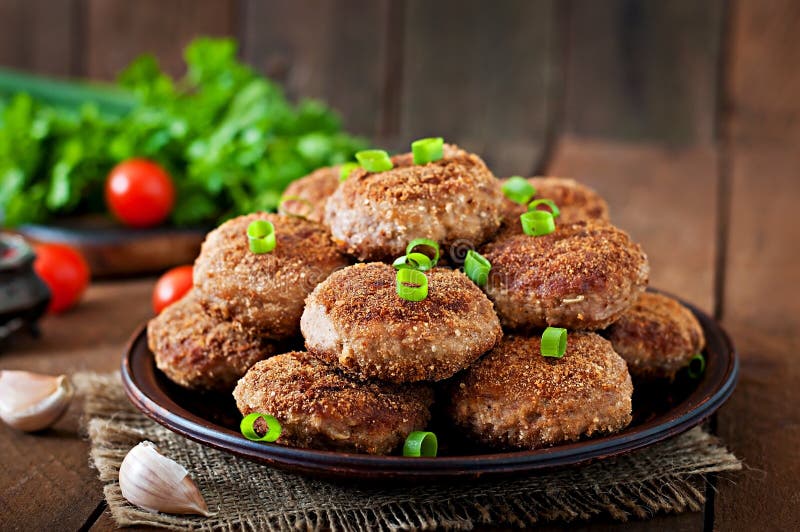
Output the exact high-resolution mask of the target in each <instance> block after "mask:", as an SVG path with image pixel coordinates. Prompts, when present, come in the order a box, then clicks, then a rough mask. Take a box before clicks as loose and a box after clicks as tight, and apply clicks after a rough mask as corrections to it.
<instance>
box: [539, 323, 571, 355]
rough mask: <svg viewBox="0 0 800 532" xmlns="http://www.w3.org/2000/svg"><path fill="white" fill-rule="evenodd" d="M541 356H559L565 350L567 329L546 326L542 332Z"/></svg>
mask: <svg viewBox="0 0 800 532" xmlns="http://www.w3.org/2000/svg"><path fill="white" fill-rule="evenodd" d="M541 351H542V356H544V357H555V358H561V357H563V356H564V353H565V352H566V351H567V330H566V329H561V328H559V327H548V328H547V329H545V330H544V333H542V344H541Z"/></svg>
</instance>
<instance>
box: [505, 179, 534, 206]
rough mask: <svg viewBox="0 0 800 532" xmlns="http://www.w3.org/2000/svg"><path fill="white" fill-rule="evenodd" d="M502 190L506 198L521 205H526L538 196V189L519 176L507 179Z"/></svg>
mask: <svg viewBox="0 0 800 532" xmlns="http://www.w3.org/2000/svg"><path fill="white" fill-rule="evenodd" d="M500 190H502V191H503V194H504V195H505V197H507V198H508V199H510V200H511V201H513V202H514V203H519V204H521V205H525V204H526V203H528V202H529V201H530V200H531V198H532V197H533V196H535V195H536V188H535V187H534V186H533V185H531V184H530V183H529V182H528V180H527V179H525V178H524V177H522V176H518V175H515V176H511V177H509V178H508V179H506V182H505V183H503V186H502V187H500Z"/></svg>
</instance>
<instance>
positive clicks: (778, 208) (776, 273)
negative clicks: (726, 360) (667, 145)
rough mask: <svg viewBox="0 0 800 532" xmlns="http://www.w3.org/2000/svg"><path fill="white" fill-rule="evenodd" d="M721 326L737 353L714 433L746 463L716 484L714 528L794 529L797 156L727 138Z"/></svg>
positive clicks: (798, 371) (799, 230) (799, 369)
mask: <svg viewBox="0 0 800 532" xmlns="http://www.w3.org/2000/svg"><path fill="white" fill-rule="evenodd" d="M732 149H733V152H732V154H731V157H732V161H731V180H732V181H731V222H730V231H729V237H728V238H729V245H728V249H729V254H728V261H727V282H726V291H725V306H724V323H725V325H726V327H727V329H728V330H729V331H730V332H731V334H732V335H733V338H734V341H735V342H736V344H737V347H738V348H739V352H740V355H741V359H742V374H741V379H740V382H739V386H738V388H737V390H736V393H735V394H734V395H733V397H731V400H730V402H729V404H728V405H726V406H725V407H724V408H723V409H722V410H721V411H720V415H719V417H718V432H719V434H720V435H721V436H722V437H723V438H724V439H725V441H726V442H727V443H728V444H729V445H730V446H731V447H732V449H733V450H734V452H736V453H737V454H738V455H739V456H741V457H742V458H743V459H744V461H745V464H746V465H747V466H748V469H747V470H746V471H745V473H744V474H741V475H738V476H737V478H736V479H735V482H726V481H724V480H720V481H719V482H718V483H717V484H718V489H719V492H718V494H717V497H716V503H715V506H716V508H715V510H716V516H715V519H716V525H717V526H718V527H719V529H720V530H734V529H735V530H755V529H763V530H792V529H797V527H798V526H800V495H799V493H800V492H798V478H800V453H798V451H797V442H798V441H800V411H798V409H797V404H798V402H800V391H798V386H797V383H798V382H800V360H799V359H798V357H797V353H798V350H800V331H798V328H797V316H798V315H800V299H798V297H797V288H796V287H797V286H798V285H800V248H799V247H798V244H797V243H798V242H800V225H798V224H797V219H796V211H797V205H798V204H800V185H798V181H797V168H798V166H800V155H798V154H797V153H795V148H794V147H793V146H789V145H783V146H780V145H779V146H762V145H741V146H740V145H738V143H734V146H733V147H732Z"/></svg>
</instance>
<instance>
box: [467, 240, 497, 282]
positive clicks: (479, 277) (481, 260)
mask: <svg viewBox="0 0 800 532" xmlns="http://www.w3.org/2000/svg"><path fill="white" fill-rule="evenodd" d="M491 269H492V264H491V263H490V262H489V261H488V260H486V257H484V256H483V255H481V254H480V253H478V252H477V251H475V250H472V249H470V250H469V251H467V257H466V258H465V259H464V273H466V274H467V277H469V278H470V279H472V281H473V282H474V283H475V284H476V285H478V286H483V285H485V284H486V281H488V280H489V270H491Z"/></svg>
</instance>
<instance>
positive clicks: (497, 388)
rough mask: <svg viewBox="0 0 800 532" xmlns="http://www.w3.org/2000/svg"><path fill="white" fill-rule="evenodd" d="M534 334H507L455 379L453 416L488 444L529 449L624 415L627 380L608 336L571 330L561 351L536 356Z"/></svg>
mask: <svg viewBox="0 0 800 532" xmlns="http://www.w3.org/2000/svg"><path fill="white" fill-rule="evenodd" d="M540 342H541V340H540V338H539V337H538V336H531V337H525V336H506V337H505V338H503V340H502V341H501V342H500V344H498V345H497V347H495V348H494V349H493V350H492V351H490V352H489V353H488V354H487V355H486V356H485V357H483V358H482V359H481V360H480V361H479V362H478V363H477V364H475V365H473V366H472V367H471V368H469V369H468V370H467V371H466V372H465V373H464V374H462V375H460V376H459V377H458V378H457V379H455V380H454V382H453V384H452V396H451V397H452V398H451V402H450V405H449V408H448V410H449V413H450V415H451V418H452V419H453V421H454V422H455V424H456V425H457V426H458V427H460V428H462V429H463V430H465V431H466V432H467V433H468V434H469V435H471V436H472V437H473V438H474V439H476V440H477V441H480V442H482V443H485V444H488V445H492V446H496V447H502V448H517V449H536V448H539V447H545V446H548V445H554V444H558V443H562V442H566V441H573V440H577V439H579V438H581V437H584V436H591V435H593V434H597V433H601V432H615V431H618V430H620V429H622V428H624V427H626V426H627V425H628V424H629V423H630V421H631V396H632V394H633V385H632V384H631V378H630V375H629V374H628V370H627V368H626V366H625V361H624V360H622V358H620V356H619V355H618V354H617V353H615V352H614V350H613V349H612V347H611V344H610V343H609V342H608V341H607V340H605V339H603V338H602V337H600V336H599V335H597V334H594V333H577V332H571V333H570V334H569V337H568V340H567V351H566V353H565V354H564V356H563V357H562V358H550V357H543V356H542V355H541V352H540V350H541V343H540Z"/></svg>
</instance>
